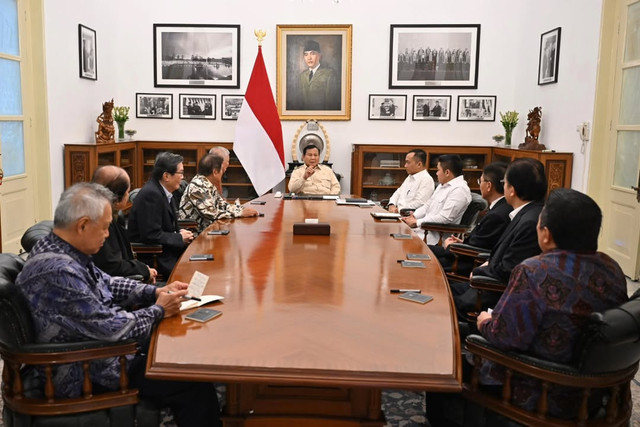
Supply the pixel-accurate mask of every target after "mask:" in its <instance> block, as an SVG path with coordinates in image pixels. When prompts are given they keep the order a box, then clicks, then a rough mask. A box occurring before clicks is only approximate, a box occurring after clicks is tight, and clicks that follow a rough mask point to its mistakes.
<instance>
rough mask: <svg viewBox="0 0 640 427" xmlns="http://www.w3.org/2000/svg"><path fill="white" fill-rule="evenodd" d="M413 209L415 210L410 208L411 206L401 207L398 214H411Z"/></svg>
mask: <svg viewBox="0 0 640 427" xmlns="http://www.w3.org/2000/svg"><path fill="white" fill-rule="evenodd" d="M415 211H416V210H415V209H411V208H403V209H400V212H399V213H400V215H402V216H409V215H411V214H412V213H413V212H415Z"/></svg>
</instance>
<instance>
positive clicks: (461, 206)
mask: <svg viewBox="0 0 640 427" xmlns="http://www.w3.org/2000/svg"><path fill="white" fill-rule="evenodd" d="M436 176H437V177H438V182H439V183H440V185H439V186H438V187H437V188H436V190H435V191H434V192H433V195H432V196H431V198H430V199H429V200H427V203H425V204H424V205H423V206H421V207H419V208H418V209H417V210H416V211H415V212H413V213H412V214H411V215H410V216H408V217H404V218H402V220H403V221H404V222H405V223H406V224H407V225H408V226H409V227H411V228H416V227H417V228H418V230H417V232H418V233H420V234H424V232H423V231H422V230H421V229H420V226H421V225H422V223H423V222H437V223H441V224H459V223H460V219H462V214H464V211H465V209H467V206H469V203H471V191H470V190H469V186H468V185H467V181H465V180H464V177H463V176H462V159H460V156H458V155H455V154H443V155H441V156H440V157H438V171H437V172H436ZM439 240H440V233H438V232H434V231H429V234H428V235H427V244H430V245H435V244H437V243H438V241H439Z"/></svg>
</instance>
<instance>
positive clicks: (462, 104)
mask: <svg viewBox="0 0 640 427" xmlns="http://www.w3.org/2000/svg"><path fill="white" fill-rule="evenodd" d="M496 98H497V97H496V96H493V95H490V96H476V95H469V96H464V95H460V96H459V97H458V121H459V122H495V121H496Z"/></svg>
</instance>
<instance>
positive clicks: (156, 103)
mask: <svg viewBox="0 0 640 427" xmlns="http://www.w3.org/2000/svg"><path fill="white" fill-rule="evenodd" d="M136 117H138V118H143V119H172V118H173V95H172V94H170V93H136Z"/></svg>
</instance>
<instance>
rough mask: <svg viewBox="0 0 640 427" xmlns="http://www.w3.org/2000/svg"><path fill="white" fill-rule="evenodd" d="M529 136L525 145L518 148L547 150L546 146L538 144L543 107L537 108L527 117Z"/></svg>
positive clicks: (525, 140)
mask: <svg viewBox="0 0 640 427" xmlns="http://www.w3.org/2000/svg"><path fill="white" fill-rule="evenodd" d="M527 120H528V122H527V136H526V138H525V139H524V143H522V144H520V145H519V146H518V148H523V149H525V150H546V148H547V147H545V145H544V144H540V143H539V142H538V135H540V121H541V120H542V107H535V108H534V109H533V110H531V111H529V114H528V115H527Z"/></svg>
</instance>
